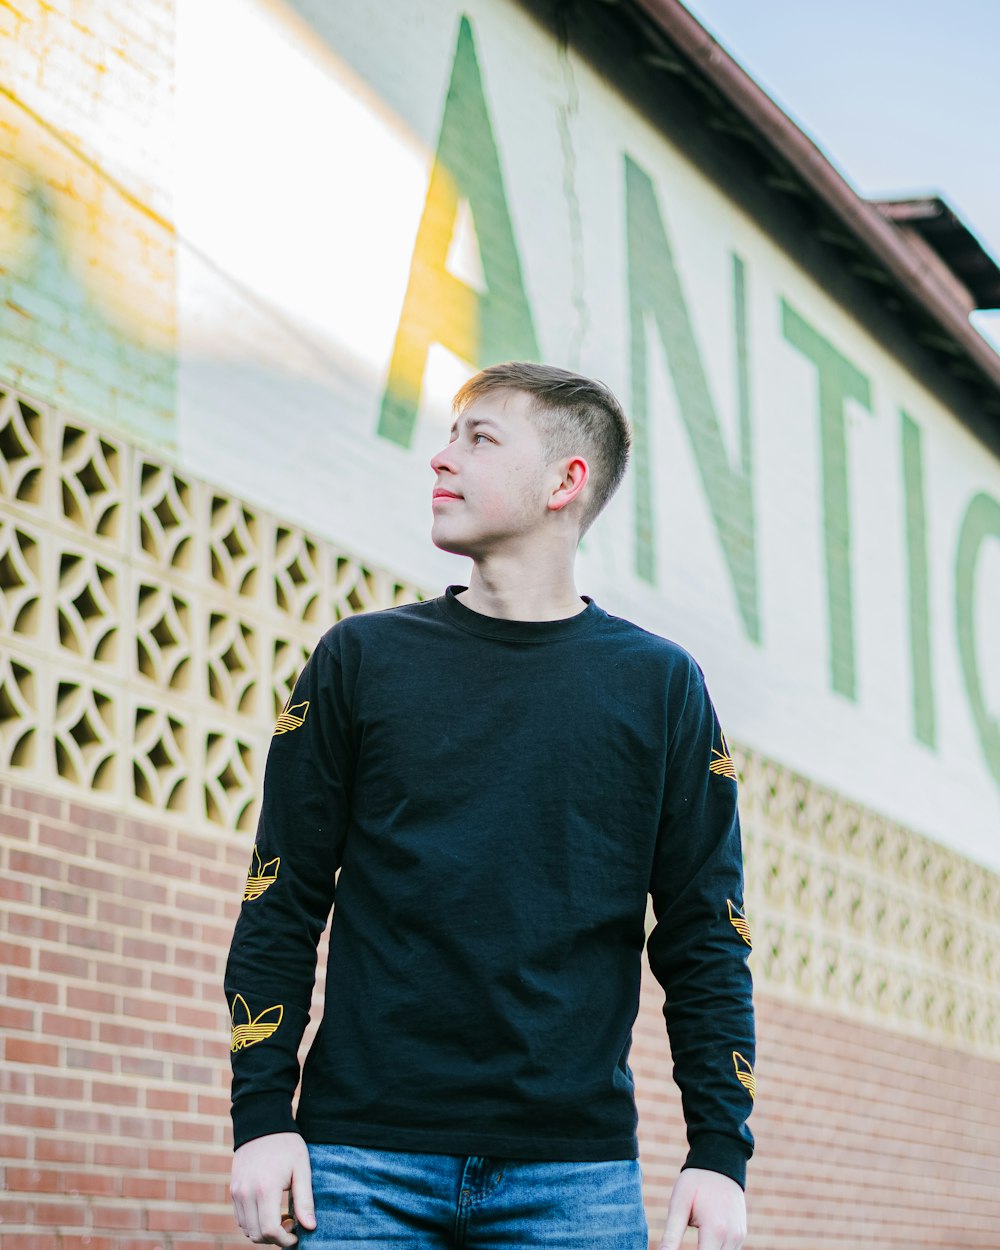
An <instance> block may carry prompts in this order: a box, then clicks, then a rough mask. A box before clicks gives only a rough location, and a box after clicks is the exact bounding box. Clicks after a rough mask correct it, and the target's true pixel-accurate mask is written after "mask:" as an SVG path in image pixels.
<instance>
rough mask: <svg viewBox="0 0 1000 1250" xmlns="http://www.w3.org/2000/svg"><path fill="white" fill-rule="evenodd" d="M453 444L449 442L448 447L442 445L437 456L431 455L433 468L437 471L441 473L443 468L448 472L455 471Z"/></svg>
mask: <svg viewBox="0 0 1000 1250" xmlns="http://www.w3.org/2000/svg"><path fill="white" fill-rule="evenodd" d="M452 446H453V444H451V443H449V444H448V445H447V446H446V447H442V448H441V450H440V451H439V452H438V453H437V455H436V456H431V468H432V469H433V471H434V472H435V473H440V472H441V470H442V469H445V470H447V472H448V473H454V472H455V466H454V457H453V455H452Z"/></svg>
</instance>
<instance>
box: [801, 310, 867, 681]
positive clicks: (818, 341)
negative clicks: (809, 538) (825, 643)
mask: <svg viewBox="0 0 1000 1250" xmlns="http://www.w3.org/2000/svg"><path fill="white" fill-rule="evenodd" d="M781 316H782V330H783V332H784V335H785V338H786V339H787V340H788V342H789V343H791V344H792V346H793V347H796V348H798V350H799V351H800V352H801V353H802V354H803V356H806V357H807V358H808V359H809V360H811V361H812V363H813V364H814V365H815V366H816V374H817V377H818V379H819V424H820V438H821V446H822V451H821V459H822V473H823V534H824V538H825V543H826V593H827V612H828V615H829V621H830V679H831V682H832V685H833V689H834V690H836V691H837V692H838V694H844V695H847V697H848V698H849V699H856V698H857V692H856V677H855V672H854V604H853V598H852V592H851V514H850V508H849V506H848V499H847V432H846V428H845V424H844V404H845V402H846V401H847V400H849V399H853V400H854V401H855V402H856V403H859V404H861V406H862V407H864V408H867V409H868V411H869V412H870V411H871V388H870V386H869V384H868V379H867V378H866V377H865V375H864V374H863V373H861V372H860V371H859V370H858V369H856V368H855V367H854V365H852V364H851V362H850V361H849V360H848V359H847V358H846V357H845V356H841V354H840V352H838V351H837V349H836V348H835V347H834V346H833V344H832V343H829V342H827V340H826V339H825V338H823V336H822V335H821V334H820V333H819V332H818V331H817V330H814V329H813V327H812V326H811V325H810V324H809V323H808V321H806V320H805V318H804V317H801V316H800V315H799V314H798V313H797V312H796V311H795V309H794V308H792V306H791V305H790V304H788V303H786V302H785V300H782V301H781Z"/></svg>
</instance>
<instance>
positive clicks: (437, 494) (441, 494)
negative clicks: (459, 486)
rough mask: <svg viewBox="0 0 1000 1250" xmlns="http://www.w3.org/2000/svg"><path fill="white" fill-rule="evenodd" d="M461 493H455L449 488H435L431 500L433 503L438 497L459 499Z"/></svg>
mask: <svg viewBox="0 0 1000 1250" xmlns="http://www.w3.org/2000/svg"><path fill="white" fill-rule="evenodd" d="M461 498H462V496H461V495H456V494H455V493H454V491H450V490H436V491H435V492H434V494H433V495H432V496H431V502H432V503H434V502H435V501H436V500H438V499H461Z"/></svg>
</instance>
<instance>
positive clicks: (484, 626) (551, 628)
mask: <svg viewBox="0 0 1000 1250" xmlns="http://www.w3.org/2000/svg"><path fill="white" fill-rule="evenodd" d="M468 589H469V588H468V586H449V587H448V588H447V589H446V590H445V592H444V594H443V595H442V596H441V597H440V599H439V600H438V603H440V605H441V610H442V612H443V613H444V615H445V616H446V617H447V618H448V620H449V621H451V623H452V624H453V625H457V626H458V627H459V629H464V630H465V631H466V632H467V633H470V634H478V635H479V636H480V637H481V638H497V639H502V640H504V641H506V642H558V641H559V640H561V639H563V638H576V637H579V635H580V634H585V633H587V632H588V630H590V629H592V628H593V627H594V625H596V624H597V621H598V619H599V618H600V617H601V616H603V615H604V613H603V611H602V609H601V608H599V607H598V606H597V604H596V603H595V602H594V601H593V599H591V597H590V596H589V595H581V596H580V598H581V599H582V600H583V601H584V603H585V604H586V605H587V606H586V607H585V608H584V609H583V611H582V612H577V613H576V615H575V616H567V617H563V618H562V619H561V620H558V621H513V620H510V619H509V618H508V617H505V616H485V615H484V614H483V613H482V612H473V610H472V609H471V608H467V607H466V606H465V604H464V603H461V602H460V601H459V600H458V599H457V598H456V595H460V594H461V593H462V591H464V590H468Z"/></svg>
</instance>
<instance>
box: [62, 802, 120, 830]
mask: <svg viewBox="0 0 1000 1250" xmlns="http://www.w3.org/2000/svg"><path fill="white" fill-rule="evenodd" d="M69 821H70V824H73V825H77V826H79V827H80V828H82V829H98V830H100V831H101V832H102V833H116V832H117V831H118V823H119V817H118V816H117V815H116V814H115V813H114V812H104V811H101V809H100V808H97V807H84V806H83V804H82V803H70V805H69Z"/></svg>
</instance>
